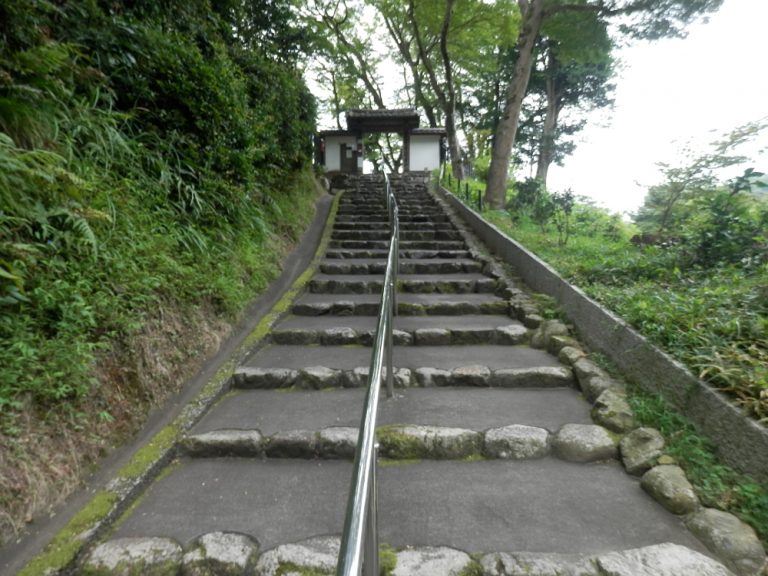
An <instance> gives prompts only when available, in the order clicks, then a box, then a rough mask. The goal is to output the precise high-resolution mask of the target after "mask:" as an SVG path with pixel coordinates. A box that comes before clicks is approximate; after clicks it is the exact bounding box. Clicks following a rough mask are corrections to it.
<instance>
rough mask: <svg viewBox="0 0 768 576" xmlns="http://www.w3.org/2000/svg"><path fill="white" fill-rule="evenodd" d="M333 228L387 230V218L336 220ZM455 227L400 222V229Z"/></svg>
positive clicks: (440, 223)
mask: <svg viewBox="0 0 768 576" xmlns="http://www.w3.org/2000/svg"><path fill="white" fill-rule="evenodd" d="M334 229H335V230H371V229H381V230H389V222H388V221H387V220H380V221H371V222H357V221H353V222H338V221H337V222H336V223H335V224H334ZM455 229H456V228H455V227H454V226H453V224H451V223H450V222H401V223H400V230H401V231H403V230H455Z"/></svg>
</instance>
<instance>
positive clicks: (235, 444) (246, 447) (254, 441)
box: [181, 429, 264, 457]
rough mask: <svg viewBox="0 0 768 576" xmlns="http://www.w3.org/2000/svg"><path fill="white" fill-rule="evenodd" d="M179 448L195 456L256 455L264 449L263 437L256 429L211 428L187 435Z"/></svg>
mask: <svg viewBox="0 0 768 576" xmlns="http://www.w3.org/2000/svg"><path fill="white" fill-rule="evenodd" d="M181 449H182V450H183V451H184V452H185V453H186V454H188V455H189V456H197V457H213V456H258V455H260V454H261V453H262V451H263V449H264V438H263V437H262V435H261V432H259V431H258V430H239V429H221V430H211V431H210V432H204V433H202V434H191V435H189V436H187V437H186V438H184V439H183V440H182V441H181Z"/></svg>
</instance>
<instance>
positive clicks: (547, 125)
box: [536, 48, 561, 186]
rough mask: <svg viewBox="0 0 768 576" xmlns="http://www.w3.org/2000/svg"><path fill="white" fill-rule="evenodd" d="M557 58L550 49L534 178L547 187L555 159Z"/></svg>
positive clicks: (557, 103)
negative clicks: (544, 106) (550, 168)
mask: <svg viewBox="0 0 768 576" xmlns="http://www.w3.org/2000/svg"><path fill="white" fill-rule="evenodd" d="M557 65H558V64H557V58H556V57H555V55H554V53H553V52H552V49H551V48H550V50H549V55H548V57H547V80H546V84H547V112H546V115H545V116H544V126H543V127H542V130H541V142H540V143H539V160H538V162H537V165H536V178H538V179H539V180H541V181H542V182H543V183H544V186H546V185H547V174H548V172H549V166H550V165H551V164H552V161H553V160H554V158H555V131H556V130H557V118H558V116H559V115H560V108H561V106H560V94H559V93H558V89H557Z"/></svg>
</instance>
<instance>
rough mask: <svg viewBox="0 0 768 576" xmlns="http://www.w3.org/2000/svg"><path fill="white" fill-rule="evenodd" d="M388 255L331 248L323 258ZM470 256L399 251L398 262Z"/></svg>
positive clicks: (461, 252)
mask: <svg viewBox="0 0 768 576" xmlns="http://www.w3.org/2000/svg"><path fill="white" fill-rule="evenodd" d="M388 254H389V250H387V249H373V250H369V249H359V248H347V249H341V248H331V249H329V250H328V251H327V252H326V254H325V257H326V258H328V259H350V258H352V259H357V258H382V259H386V258H387V255H388ZM471 256H472V254H471V253H470V252H469V250H400V261H401V262H402V261H403V260H405V259H418V260H424V259H434V258H444V259H450V258H462V259H468V258H470V257H471Z"/></svg>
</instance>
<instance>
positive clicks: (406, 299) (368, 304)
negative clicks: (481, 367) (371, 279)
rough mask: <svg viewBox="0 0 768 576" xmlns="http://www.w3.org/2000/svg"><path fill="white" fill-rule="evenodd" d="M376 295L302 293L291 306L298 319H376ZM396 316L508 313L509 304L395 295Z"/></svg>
mask: <svg viewBox="0 0 768 576" xmlns="http://www.w3.org/2000/svg"><path fill="white" fill-rule="evenodd" d="M380 301H381V297H380V295H378V294H346V295H344V297H343V298H339V297H337V296H336V297H335V296H334V295H332V294H303V295H301V296H300V297H299V298H298V299H297V300H296V301H295V302H294V303H293V305H292V306H291V311H292V312H293V314H296V315H298V316H323V315H326V314H331V315H336V316H377V315H378V313H379V304H380ZM397 313H398V314H403V315H406V316H425V315H427V316H455V315H461V314H507V315H508V314H509V302H507V301H506V300H504V299H502V298H499V297H498V296H494V295H492V294H398V296H397Z"/></svg>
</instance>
